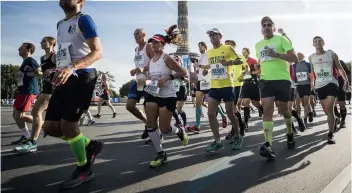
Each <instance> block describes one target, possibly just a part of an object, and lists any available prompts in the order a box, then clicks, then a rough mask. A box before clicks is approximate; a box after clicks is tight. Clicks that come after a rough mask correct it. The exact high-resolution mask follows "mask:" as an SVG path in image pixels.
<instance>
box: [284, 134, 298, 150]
mask: <svg viewBox="0 0 352 193" xmlns="http://www.w3.org/2000/svg"><path fill="white" fill-rule="evenodd" d="M286 137H287V148H289V149H293V148H294V147H295V145H296V141H295V139H294V137H293V133H291V134H287V135H286Z"/></svg>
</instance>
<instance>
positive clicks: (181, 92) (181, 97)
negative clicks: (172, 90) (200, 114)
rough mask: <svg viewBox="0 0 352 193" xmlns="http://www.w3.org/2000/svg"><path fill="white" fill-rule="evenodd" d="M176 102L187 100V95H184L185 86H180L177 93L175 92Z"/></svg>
mask: <svg viewBox="0 0 352 193" xmlns="http://www.w3.org/2000/svg"><path fill="white" fill-rule="evenodd" d="M176 100H177V101H186V100H187V93H186V87H185V86H180V89H179V90H178V92H176Z"/></svg>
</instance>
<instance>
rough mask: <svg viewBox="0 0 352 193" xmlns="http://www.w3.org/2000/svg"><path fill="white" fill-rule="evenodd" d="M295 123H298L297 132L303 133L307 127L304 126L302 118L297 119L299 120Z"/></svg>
mask: <svg viewBox="0 0 352 193" xmlns="http://www.w3.org/2000/svg"><path fill="white" fill-rule="evenodd" d="M297 123H298V128H299V131H300V132H304V131H305V130H306V128H307V127H306V125H305V124H304V122H303V120H302V118H299V119H298V120H297Z"/></svg>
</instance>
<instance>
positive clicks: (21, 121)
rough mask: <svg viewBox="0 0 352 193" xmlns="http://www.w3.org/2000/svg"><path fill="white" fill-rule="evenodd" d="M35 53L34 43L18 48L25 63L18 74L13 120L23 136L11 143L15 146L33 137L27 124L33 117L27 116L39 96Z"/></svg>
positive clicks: (24, 44)
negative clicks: (33, 56)
mask: <svg viewBox="0 0 352 193" xmlns="http://www.w3.org/2000/svg"><path fill="white" fill-rule="evenodd" d="M34 51H35V46H34V45H33V44H32V43H23V44H22V45H21V46H20V47H19V48H18V54H19V55H20V56H21V57H22V58H23V62H22V64H21V66H20V68H19V71H18V72H16V76H17V78H18V82H17V86H18V93H17V94H16V99H15V102H14V104H13V113H12V114H13V118H14V119H15V122H16V124H17V126H18V127H19V128H20V129H21V130H22V132H23V134H22V135H21V138H20V139H19V140H17V141H13V142H11V144H13V145H17V144H22V143H26V142H27V141H28V139H29V138H30V137H31V134H30V133H29V131H28V127H27V122H28V123H32V122H33V117H32V116H31V115H26V112H28V111H29V110H30V109H31V108H32V104H33V101H34V100H35V99H36V98H37V95H38V94H39V90H38V78H37V77H38V76H39V71H38V68H39V65H38V63H37V61H36V60H35V59H34V58H32V55H33V53H34Z"/></svg>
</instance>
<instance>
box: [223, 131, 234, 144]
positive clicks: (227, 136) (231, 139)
mask: <svg viewBox="0 0 352 193" xmlns="http://www.w3.org/2000/svg"><path fill="white" fill-rule="evenodd" d="M233 136H234V133H233V132H232V131H230V133H229V134H227V135H226V137H225V139H226V140H229V141H231V142H232V141H233Z"/></svg>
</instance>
